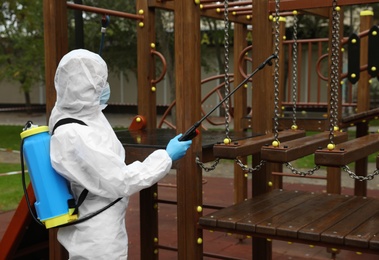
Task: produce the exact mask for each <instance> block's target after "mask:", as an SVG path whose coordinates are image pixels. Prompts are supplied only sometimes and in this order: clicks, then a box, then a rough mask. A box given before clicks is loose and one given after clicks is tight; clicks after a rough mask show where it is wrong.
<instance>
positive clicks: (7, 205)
mask: <svg viewBox="0 0 379 260" xmlns="http://www.w3.org/2000/svg"><path fill="white" fill-rule="evenodd" d="M12 171H20V165H19V164H8V163H1V164H0V173H5V172H12ZM25 179H26V183H27V184H28V183H29V176H28V175H27V174H26V178H25ZM23 195H24V191H23V188H22V181H21V174H15V175H6V176H0V212H2V211H8V210H13V209H15V208H17V205H18V204H19V202H20V200H21V198H22V196H23Z"/></svg>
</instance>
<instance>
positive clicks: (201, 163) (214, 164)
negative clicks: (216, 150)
mask: <svg viewBox="0 0 379 260" xmlns="http://www.w3.org/2000/svg"><path fill="white" fill-rule="evenodd" d="M219 162H220V158H216V159H215V160H214V161H213V163H212V165H211V166H210V167H207V166H206V165H205V164H204V163H203V162H201V161H200V158H199V157H198V156H196V163H197V165H199V166H200V168H201V169H203V170H204V171H206V172H210V171H213V170H214V169H216V166H217V165H218V163H219Z"/></svg>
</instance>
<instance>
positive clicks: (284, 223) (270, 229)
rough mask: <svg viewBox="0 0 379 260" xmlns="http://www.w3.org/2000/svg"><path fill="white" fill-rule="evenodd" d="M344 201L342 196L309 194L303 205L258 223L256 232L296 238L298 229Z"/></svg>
mask: <svg viewBox="0 0 379 260" xmlns="http://www.w3.org/2000/svg"><path fill="white" fill-rule="evenodd" d="M345 200H347V198H345V197H343V196H337V197H336V196H332V195H330V194H312V193H310V197H309V198H308V199H307V200H305V201H304V202H303V203H301V204H298V205H296V206H295V207H293V208H291V209H289V210H287V211H285V212H282V213H281V214H278V215H275V216H273V217H271V218H269V219H267V220H265V221H263V222H261V223H259V224H258V225H257V232H259V233H270V234H272V235H278V236H284V237H291V238H297V234H298V230H299V229H301V228H302V227H304V226H306V225H307V224H308V223H309V222H312V221H314V220H316V219H318V218H320V217H322V216H324V215H326V214H328V213H329V212H330V211H331V210H332V209H333V208H335V207H338V205H340V204H341V203H342V202H344V201H345Z"/></svg>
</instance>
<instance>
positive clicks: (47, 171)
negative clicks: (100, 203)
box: [20, 126, 78, 228]
mask: <svg viewBox="0 0 379 260" xmlns="http://www.w3.org/2000/svg"><path fill="white" fill-rule="evenodd" d="M20 135H21V139H23V148H22V149H23V154H24V158H25V161H26V165H27V167H28V171H29V176H30V180H31V183H32V187H33V190H34V194H35V197H36V202H35V203H34V205H35V209H36V212H37V215H38V218H39V220H40V221H41V222H42V223H43V224H44V225H45V227H46V228H52V227H56V226H60V225H63V224H66V223H68V222H71V221H74V220H76V219H77V218H78V216H77V215H76V214H73V211H74V209H72V208H69V206H68V205H69V204H68V201H70V200H71V201H72V200H73V197H72V195H71V193H70V189H69V187H68V183H67V181H66V179H64V178H63V177H62V176H61V175H59V174H58V173H57V172H56V171H55V170H54V168H53V167H52V165H51V162H50V134H49V128H48V127H47V126H32V127H31V128H29V129H27V130H25V131H23V132H22V133H21V134H20Z"/></svg>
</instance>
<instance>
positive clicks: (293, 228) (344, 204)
mask: <svg viewBox="0 0 379 260" xmlns="http://www.w3.org/2000/svg"><path fill="white" fill-rule="evenodd" d="M199 224H200V226H201V227H202V228H204V229H210V230H217V231H226V232H232V233H236V234H245V235H251V236H256V237H265V238H271V239H277V240H284V241H292V242H299V243H309V244H312V245H319V246H327V247H333V248H339V249H346V250H354V251H360V252H370V253H376V254H379V200H376V199H372V198H366V197H357V196H347V195H339V194H325V193H310V192H304V191H284V190H274V191H272V192H269V193H266V194H263V195H259V196H257V197H255V198H252V199H248V200H246V201H244V202H242V203H239V204H236V205H233V206H230V207H227V208H224V209H221V210H219V211H216V212H213V213H211V214H208V215H206V216H203V217H201V218H200V220H199Z"/></svg>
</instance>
